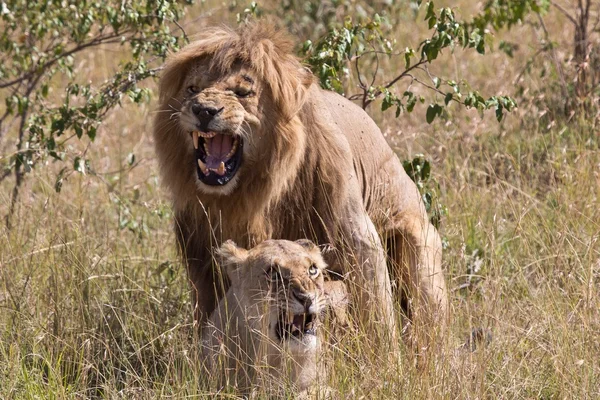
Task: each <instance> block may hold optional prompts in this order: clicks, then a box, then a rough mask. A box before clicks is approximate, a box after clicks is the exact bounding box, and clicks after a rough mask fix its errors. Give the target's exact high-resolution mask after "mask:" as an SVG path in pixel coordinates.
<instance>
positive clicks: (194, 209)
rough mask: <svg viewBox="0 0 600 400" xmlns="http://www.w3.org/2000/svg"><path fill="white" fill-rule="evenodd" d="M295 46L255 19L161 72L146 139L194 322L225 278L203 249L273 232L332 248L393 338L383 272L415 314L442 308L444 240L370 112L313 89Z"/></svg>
mask: <svg viewBox="0 0 600 400" xmlns="http://www.w3.org/2000/svg"><path fill="white" fill-rule="evenodd" d="M292 48H293V43H292V41H291V40H290V39H289V38H288V37H287V36H286V35H285V34H283V33H282V32H280V31H277V30H276V29H274V28H273V27H271V26H269V25H268V24H265V23H260V24H250V25H247V26H243V27H240V28H239V29H238V30H230V29H227V28H211V29H207V30H205V31H204V33H203V34H202V36H201V37H200V39H199V40H197V41H195V42H193V43H191V44H189V45H188V46H186V47H185V48H183V49H182V50H181V51H179V52H178V53H176V54H173V55H172V56H170V57H169V59H168V60H167V63H166V65H165V69H164V71H163V73H162V78H161V80H160V86H159V92H160V99H159V101H160V109H159V112H158V113H157V115H156V120H155V125H154V139H155V145H156V151H157V154H158V159H159V164H160V171H161V174H162V178H163V182H164V184H165V185H166V186H167V188H168V189H169V190H170V192H171V195H172V199H173V208H174V212H175V222H176V228H175V229H176V233H177V237H178V242H179V245H180V248H181V249H182V251H183V253H184V255H185V258H186V261H187V267H188V272H189V278H190V281H191V283H192V286H193V289H194V304H195V317H196V320H197V321H198V322H199V323H200V326H202V323H204V322H205V321H206V318H207V317H208V316H209V315H210V314H211V312H212V311H213V310H214V309H215V306H216V304H217V302H218V299H219V298H220V297H221V296H222V295H223V293H224V292H225V290H226V289H227V286H228V281H227V279H225V278H224V277H223V278H222V277H221V275H220V271H219V270H218V269H216V268H213V263H212V258H211V248H212V246H214V245H218V244H220V243H222V242H223V241H224V240H226V239H231V240H234V241H235V242H236V243H238V244H240V245H242V246H244V247H250V246H252V245H254V244H256V243H260V242H262V241H263V240H266V239H270V238H273V239H288V240H297V239H300V238H309V239H311V240H313V241H315V242H316V243H318V244H326V243H327V244H330V245H332V246H333V247H334V248H335V249H336V250H338V251H337V252H331V254H333V255H336V256H335V257H333V256H331V257H329V258H331V259H329V258H328V259H327V261H328V264H329V265H330V268H331V269H333V270H334V271H336V272H338V273H340V274H343V276H345V279H346V281H347V282H352V288H350V289H351V290H350V291H351V292H352V294H353V298H352V304H353V305H354V306H355V307H356V308H357V309H358V310H360V313H361V317H362V318H361V320H362V321H363V322H365V323H369V324H378V323H382V324H383V326H385V327H387V328H388V329H387V332H388V333H389V334H391V335H394V334H395V333H394V332H395V319H394V314H393V303H392V285H391V283H390V275H391V276H392V278H393V281H394V287H396V288H397V289H398V290H397V291H398V292H399V293H400V292H404V291H406V292H407V293H408V294H409V303H408V304H410V311H411V313H412V315H413V316H415V315H423V316H424V317H427V319H429V320H430V319H431V318H434V317H445V315H446V310H447V298H446V297H447V296H446V286H445V282H444V277H443V274H442V270H441V253H442V247H441V242H440V239H439V236H438V234H437V232H436V230H435V228H434V227H433V226H432V225H431V224H429V222H428V218H427V215H426V211H425V208H424V205H423V202H422V200H421V197H420V195H419V192H418V190H417V188H416V186H415V185H414V183H413V182H412V181H411V180H410V178H409V177H408V176H407V175H406V173H405V172H404V169H403V168H402V165H401V164H400V162H399V160H398V158H397V157H396V155H395V154H394V152H393V151H392V150H391V149H390V147H389V146H388V144H387V143H386V141H385V139H384V138H383V136H382V134H381V132H380V130H379V128H378V127H377V126H376V125H375V123H374V122H373V120H372V119H371V118H370V117H369V116H368V115H367V114H366V113H365V112H364V111H363V110H362V109H361V108H360V107H358V106H356V105H355V104H353V103H351V102H350V101H348V100H346V99H345V98H343V97H342V96H340V95H338V94H336V93H332V92H328V91H324V90H322V89H321V88H320V87H319V86H318V84H317V83H316V82H315V79H314V77H313V75H312V74H311V73H310V71H309V70H308V69H307V68H305V67H303V66H302V64H301V63H300V62H299V61H298V60H297V58H296V57H295V56H294V55H293V53H292ZM384 246H385V250H384ZM386 250H387V254H388V255H389V256H390V260H391V262H390V263H389V264H390V270H389V271H390V273H388V268H387V266H386ZM441 320H445V318H442V319H441Z"/></svg>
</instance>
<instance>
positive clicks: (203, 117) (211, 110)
mask: <svg viewBox="0 0 600 400" xmlns="http://www.w3.org/2000/svg"><path fill="white" fill-rule="evenodd" d="M191 108H192V113H193V114H194V115H195V116H196V118H198V124H199V126H198V127H199V128H200V130H201V131H202V132H208V131H209V129H208V124H210V122H211V121H212V119H213V118H214V117H215V115H217V114H219V113H221V112H222V111H223V109H224V108H225V107H221V108H216V107H204V106H202V104H199V103H194V104H193V105H192V107H191Z"/></svg>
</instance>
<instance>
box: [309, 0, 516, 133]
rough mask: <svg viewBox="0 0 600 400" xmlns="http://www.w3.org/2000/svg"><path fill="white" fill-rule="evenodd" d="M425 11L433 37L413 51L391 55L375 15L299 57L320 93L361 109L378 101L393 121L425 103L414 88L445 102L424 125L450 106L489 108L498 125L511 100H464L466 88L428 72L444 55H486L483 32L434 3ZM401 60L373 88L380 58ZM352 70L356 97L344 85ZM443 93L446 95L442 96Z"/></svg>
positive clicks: (470, 94)
mask: <svg viewBox="0 0 600 400" xmlns="http://www.w3.org/2000/svg"><path fill="white" fill-rule="evenodd" d="M419 6H420V2H419ZM424 8H425V18H424V20H425V21H426V22H427V24H428V27H429V29H430V30H432V33H431V35H430V37H429V38H427V39H425V40H423V41H421V42H420V44H419V45H418V46H417V47H416V48H410V47H406V48H405V49H404V51H401V52H395V51H394V45H395V43H394V41H393V40H390V39H387V38H386V37H385V35H384V33H383V31H382V28H381V26H382V19H381V17H379V16H378V15H377V14H376V15H375V16H374V18H373V19H372V20H367V21H364V22H363V21H353V20H352V19H351V18H347V19H346V20H345V21H344V24H343V26H342V27H340V28H334V29H332V30H330V31H329V33H328V34H327V35H326V36H325V37H323V38H322V39H321V40H320V41H319V42H318V43H316V44H313V43H312V42H311V41H307V42H305V44H304V46H303V49H302V52H303V53H304V54H305V55H306V56H307V62H308V64H310V66H311V67H312V68H313V72H314V73H315V74H316V75H317V76H318V77H319V79H320V82H321V85H322V86H323V87H324V88H326V89H329V90H335V91H337V92H338V93H341V94H344V95H346V96H347V97H348V98H349V99H350V100H358V101H360V103H361V106H362V107H363V108H367V107H368V106H369V105H370V104H372V103H373V102H374V101H376V100H381V109H382V111H385V110H387V109H389V108H392V107H395V109H396V116H399V115H400V113H401V112H403V111H407V112H412V111H413V109H414V107H415V105H416V104H417V103H418V102H421V103H424V102H425V98H424V97H423V96H418V95H417V94H416V93H415V92H414V91H413V90H412V89H411V88H412V85H413V84H414V83H416V84H419V85H421V86H423V87H425V88H426V89H429V90H431V91H433V92H434V93H437V94H440V95H442V96H443V97H444V102H443V104H439V103H437V102H434V103H431V104H430V105H429V106H428V109H427V115H426V119H427V122H429V123H431V122H432V121H433V120H434V119H435V117H437V116H439V115H441V114H442V111H443V109H444V107H446V106H448V104H449V103H450V102H451V101H454V102H456V103H458V104H461V105H462V106H464V107H466V108H476V109H478V110H480V111H483V110H488V109H491V108H493V109H495V111H496V117H497V119H498V120H499V121H500V120H501V119H502V118H503V116H504V113H505V112H506V111H511V110H512V109H513V108H514V107H516V103H515V101H514V100H513V99H511V98H510V97H508V96H491V97H489V98H484V97H483V96H482V95H481V94H479V92H478V91H467V92H466V93H464V94H463V93H462V87H464V86H466V84H465V83H461V84H459V83H457V82H455V81H452V80H447V79H442V78H439V77H433V76H431V74H430V72H429V70H428V68H427V66H428V65H429V64H431V63H432V62H434V61H435V60H436V59H437V58H438V56H439V55H440V54H441V53H442V52H443V51H444V50H446V49H449V50H453V49H454V48H456V47H462V48H473V49H475V50H476V51H477V52H478V53H480V54H484V53H485V38H486V34H485V30H483V29H479V28H478V27H477V26H476V24H474V23H466V22H460V21H458V20H457V19H456V16H455V13H454V11H453V10H452V9H451V8H441V9H439V10H437V11H436V9H435V6H434V3H433V2H428V3H426V4H425V7H424ZM399 56H402V57H403V58H404V70H403V71H402V72H400V73H399V74H398V75H396V76H395V77H393V78H391V79H389V80H388V81H386V82H383V83H379V84H377V82H376V80H377V76H378V72H379V65H380V57H399ZM362 62H366V63H369V62H370V64H369V65H370V66H371V67H372V68H371V69H372V71H371V76H372V78H371V79H370V82H369V83H367V82H366V81H367V80H366V79H365V78H364V74H363V73H362V70H361V69H362V67H361V63H362ZM350 66H352V68H351V67H350ZM352 70H354V71H355V75H356V80H357V81H358V85H357V86H358V88H359V89H360V92H359V93H352V94H347V93H345V92H346V88H345V82H346V81H347V80H348V77H349V76H350V74H351V71H352ZM416 72H420V73H423V74H424V75H425V76H426V77H427V78H428V79H430V81H431V83H427V82H426V81H425V80H423V79H420V78H418V77H417V76H416V75H415V73H416ZM404 79H408V80H409V83H408V85H407V87H406V89H405V90H404V91H402V95H398V94H397V92H396V91H395V90H394V88H395V87H396V86H397V85H398V84H399V82H401V81H402V80H404ZM442 85H443V86H442ZM442 87H444V88H447V90H445V91H444V90H442Z"/></svg>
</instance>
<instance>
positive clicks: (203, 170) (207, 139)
mask: <svg viewBox="0 0 600 400" xmlns="http://www.w3.org/2000/svg"><path fill="white" fill-rule="evenodd" d="M190 134H191V135H192V140H193V141H194V149H195V150H196V162H197V172H198V179H200V181H201V182H203V183H205V184H207V185H211V186H221V185H225V184H226V183H227V182H229V181H230V180H231V179H232V178H233V177H234V176H235V174H236V173H237V171H238V169H239V167H240V165H241V163H242V147H243V141H242V138H241V137H239V136H232V135H225V134H222V133H216V132H200V131H192V132H190Z"/></svg>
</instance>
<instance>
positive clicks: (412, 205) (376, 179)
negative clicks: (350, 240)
mask: <svg viewBox="0 0 600 400" xmlns="http://www.w3.org/2000/svg"><path fill="white" fill-rule="evenodd" d="M319 91H320V93H319V96H320V100H321V101H322V102H323V105H324V106H325V107H323V108H322V109H324V111H323V112H326V113H328V114H329V115H328V117H329V118H328V119H329V121H330V123H331V124H333V126H335V127H336V128H337V130H338V133H339V134H342V135H343V136H344V137H345V138H346V139H347V141H348V144H349V147H350V149H351V152H352V158H353V164H354V172H355V174H356V178H357V181H358V185H359V186H360V191H361V193H362V196H363V203H364V205H365V208H366V210H367V212H368V214H369V215H370V217H371V218H372V219H373V222H375V223H376V225H383V224H385V223H386V221H385V219H386V218H387V216H388V212H387V211H389V210H390V209H392V210H396V211H398V212H402V211H405V210H409V211H413V210H417V209H419V208H421V207H422V202H421V199H420V195H419V192H418V190H417V188H416V186H415V184H414V183H413V182H412V181H411V179H410V178H409V177H408V175H407V174H406V172H405V171H404V168H403V167H402V164H401V162H400V160H399V159H398V156H397V155H396V153H394V151H393V150H392V149H391V147H390V146H389V144H388V143H387V141H386V140H385V138H384V136H383V134H382V133H381V130H380V129H379V127H378V126H377V124H376V123H375V121H373V119H372V118H371V117H370V116H369V115H368V114H367V113H366V112H365V110H363V109H362V108H361V107H359V106H358V105H356V104H355V103H353V102H351V101H350V100H348V99H346V98H345V97H343V96H341V95H339V94H337V93H334V92H331V91H326V90H319Z"/></svg>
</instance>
